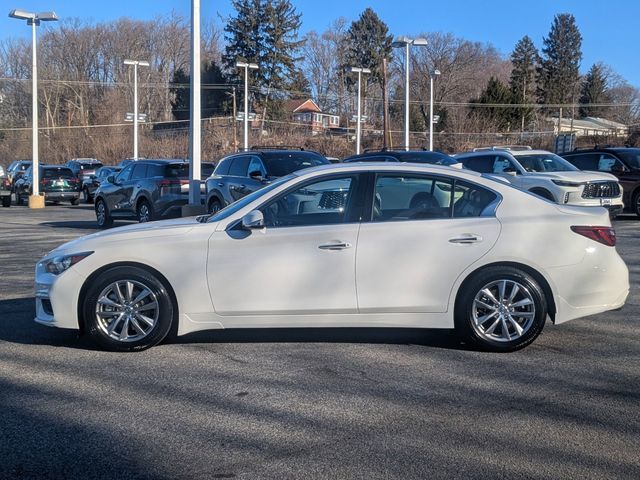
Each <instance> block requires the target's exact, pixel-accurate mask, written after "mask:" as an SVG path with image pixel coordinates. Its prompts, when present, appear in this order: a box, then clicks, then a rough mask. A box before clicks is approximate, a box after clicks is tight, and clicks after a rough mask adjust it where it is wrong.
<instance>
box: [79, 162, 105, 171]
mask: <svg viewBox="0 0 640 480" xmlns="http://www.w3.org/2000/svg"><path fill="white" fill-rule="evenodd" d="M101 166H102V163H100V162H78V168H79V169H80V170H94V169H96V168H100V167H101Z"/></svg>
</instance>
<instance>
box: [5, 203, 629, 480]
mask: <svg viewBox="0 0 640 480" xmlns="http://www.w3.org/2000/svg"><path fill="white" fill-rule="evenodd" d="M124 223H125V222H122V223H120V224H124ZM615 227H616V230H617V233H618V249H619V251H620V253H621V255H622V256H623V258H624V259H625V261H626V262H627V264H628V266H629V268H630V271H631V283H632V290H631V295H630V297H629V299H628V301H627V305H626V306H625V308H624V309H623V310H621V311H618V312H609V313H607V314H602V315H598V316H596V317H590V318H586V319H580V320H576V321H572V322H569V323H567V324H564V325H561V326H558V327H553V326H552V325H547V327H546V330H545V332H543V334H542V336H541V337H540V338H539V339H538V340H537V341H536V342H535V343H534V344H533V345H531V346H530V347H528V348H526V349H525V350H522V351H519V352H516V353H513V354H502V355H500V354H487V353H480V352H475V351H469V350H467V349H465V348H464V346H463V345H460V344H459V343H458V342H456V340H455V338H454V337H452V336H451V335H449V334H448V333H446V332H423V331H419V330H364V331H356V330H351V329H349V330H346V331H341V330H335V329H332V330H327V331H324V330H322V331H318V330H311V331H309V330H282V331H274V330H270V331H258V330H252V331H242V332H237V331H236V332H234V331H225V332H219V331H214V332H207V333H205V334H198V335H195V336H189V337H186V338H182V339H179V340H178V341H177V342H176V343H173V344H165V345H161V346H158V347H155V348H153V349H150V350H147V351H144V352H142V353H137V354H115V353H106V352H101V351H96V350H93V349H92V347H91V346H90V345H89V344H88V342H86V341H85V340H83V339H78V338H77V337H76V335H75V334H74V333H72V332H65V331H60V330H56V329H49V328H47V327H44V326H40V325H36V324H34V323H33V321H32V318H33V316H34V311H33V267H34V264H35V262H36V260H37V259H38V258H40V257H41V256H42V255H43V254H44V253H46V252H47V251H49V250H50V249H51V248H53V247H55V246H57V245H59V244H60V243H63V242H65V241H68V240H70V239H73V238H76V237H78V236H80V235H84V234H87V233H92V232H94V231H95V214H94V213H93V208H92V207H91V206H87V205H80V206H76V207H71V206H68V205H66V206H53V207H49V206H48V207H47V208H46V209H45V210H41V211H37V210H28V209H27V208H25V207H12V208H9V209H1V210H0V232H1V233H0V425H1V426H2V441H0V459H2V461H0V478H33V477H38V478H42V477H45V478H47V477H49V478H73V477H81V478H98V477H106V476H110V477H117V478H300V477H302V476H305V477H309V478H363V479H364V478H366V479H370V478H454V477H465V478H578V477H579V478H640V453H639V452H640V386H639V385H640V382H639V381H638V372H640V333H639V331H638V327H637V324H638V313H639V311H640V309H639V308H638V303H639V301H640V298H639V293H638V288H637V286H638V282H639V281H640V278H639V273H640V246H638V244H637V239H638V236H639V234H640V222H639V221H637V220H636V219H635V217H632V216H625V217H623V218H622V219H621V220H619V221H617V222H616V223H615ZM176 254H177V255H179V254H180V252H176Z"/></svg>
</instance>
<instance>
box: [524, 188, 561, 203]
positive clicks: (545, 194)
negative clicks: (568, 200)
mask: <svg viewBox="0 0 640 480" xmlns="http://www.w3.org/2000/svg"><path fill="white" fill-rule="evenodd" d="M529 191H530V192H531V193H535V194H536V195H538V196H540V197H542V198H546V199H547V200H549V201H550V202H555V201H556V199H555V198H553V195H552V194H551V192H550V191H548V190H545V189H544V188H532V189H531V190H529Z"/></svg>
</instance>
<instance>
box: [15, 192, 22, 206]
mask: <svg viewBox="0 0 640 480" xmlns="http://www.w3.org/2000/svg"><path fill="white" fill-rule="evenodd" d="M15 195H16V205H22V196H21V195H20V192H18V191H16V193H15Z"/></svg>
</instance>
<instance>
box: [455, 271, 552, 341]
mask: <svg viewBox="0 0 640 480" xmlns="http://www.w3.org/2000/svg"><path fill="white" fill-rule="evenodd" d="M546 318H547V303H546V299H545V296H544V292H543V290H542V288H541V287H540V285H539V283H538V282H537V281H536V280H535V278H533V276H531V275H529V274H528V273H527V272H525V271H523V270H520V269H518V268H514V267H507V266H504V267H502V266H496V267H488V268H486V269H484V270H480V271H479V272H477V273H476V274H474V275H473V277H472V278H470V279H469V280H468V281H467V282H465V284H464V285H463V287H462V290H461V292H460V293H459V294H458V297H457V299H456V308H455V322H456V330H458V332H459V333H460V334H462V336H463V337H464V338H465V339H466V340H467V341H468V342H469V343H471V344H473V345H475V346H477V347H479V348H481V349H483V350H490V351H494V352H511V351H514V350H518V349H520V348H523V347H526V346H527V345H529V344H530V343H531V342H533V341H534V340H535V339H536V337H537V336H538V335H539V334H540V333H541V332H542V328H543V327H544V322H545V320H546Z"/></svg>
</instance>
